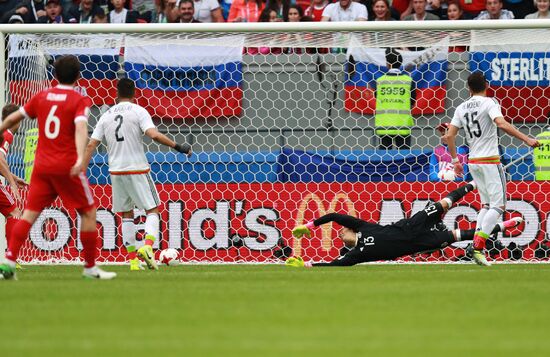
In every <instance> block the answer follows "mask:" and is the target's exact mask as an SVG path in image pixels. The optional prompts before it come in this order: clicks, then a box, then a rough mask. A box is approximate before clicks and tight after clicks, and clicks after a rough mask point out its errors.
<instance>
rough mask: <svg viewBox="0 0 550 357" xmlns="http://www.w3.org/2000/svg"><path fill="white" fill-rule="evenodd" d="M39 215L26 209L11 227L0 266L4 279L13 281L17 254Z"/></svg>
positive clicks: (0, 272)
mask: <svg viewBox="0 0 550 357" xmlns="http://www.w3.org/2000/svg"><path fill="white" fill-rule="evenodd" d="M29 196H30V195H29ZM39 215H40V212H37V211H31V210H27V209H26V210H24V211H23V215H22V216H21V219H20V220H18V221H17V222H16V223H15V225H14V226H13V228H12V230H11V237H10V239H9V240H8V250H7V251H6V262H5V263H4V264H1V265H0V274H2V275H3V276H4V279H15V268H16V265H17V258H18V257H19V252H20V251H21V247H22V246H23V244H24V243H25V241H26V240H27V237H28V236H29V232H30V230H31V227H32V225H33V224H34V222H36V219H37V218H38V216H39Z"/></svg>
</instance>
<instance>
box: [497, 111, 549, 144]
mask: <svg viewBox="0 0 550 357" xmlns="http://www.w3.org/2000/svg"><path fill="white" fill-rule="evenodd" d="M494 121H495V124H496V125H497V127H498V128H499V129H502V131H504V132H505V133H506V134H508V135H511V136H513V137H515V138H517V139H519V140H521V141H523V142H524V143H525V144H527V145H528V146H530V147H532V148H535V147H538V146H540V143H539V142H538V141H537V139H535V138H532V137H530V136H528V135H525V134H524V133H522V132H521V131H519V130H518V129H517V128H516V127H515V126H513V125H512V124H510V123H508V122H507V121H506V119H504V117H498V118H495V120H494Z"/></svg>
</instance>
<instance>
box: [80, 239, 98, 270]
mask: <svg viewBox="0 0 550 357" xmlns="http://www.w3.org/2000/svg"><path fill="white" fill-rule="evenodd" d="M80 241H81V242H82V248H83V249H82V252H83V253H84V261H85V264H84V267H85V268H91V267H93V266H94V265H95V257H96V252H97V248H96V244H97V231H91V232H80Z"/></svg>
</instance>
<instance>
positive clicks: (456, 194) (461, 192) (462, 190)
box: [410, 181, 476, 229]
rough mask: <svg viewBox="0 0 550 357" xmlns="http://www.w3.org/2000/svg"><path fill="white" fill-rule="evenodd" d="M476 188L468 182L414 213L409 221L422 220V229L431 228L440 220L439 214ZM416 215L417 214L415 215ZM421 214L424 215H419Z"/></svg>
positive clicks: (472, 183)
mask: <svg viewBox="0 0 550 357" xmlns="http://www.w3.org/2000/svg"><path fill="white" fill-rule="evenodd" d="M475 189H476V185H475V183H474V182H473V181H472V182H469V183H467V184H465V185H463V186H461V187H459V188H457V189H456V190H453V191H451V192H449V193H448V194H447V196H446V197H445V198H443V199H442V200H441V201H438V202H436V203H433V204H429V205H428V206H427V207H426V208H424V210H422V211H420V212H418V213H416V214H415V215H414V216H413V217H411V218H410V220H411V221H417V222H421V221H422V222H423V223H422V226H423V228H422V229H425V228H430V229H431V228H433V226H434V225H436V224H437V223H438V222H440V221H441V216H442V215H443V214H444V213H445V212H447V211H448V210H449V208H451V206H452V205H453V204H454V203H455V202H457V201H458V200H460V199H461V198H462V197H464V196H465V195H466V194H468V193H469V192H472V191H474V190H475ZM417 215H419V216H418V217H417ZM420 215H423V216H424V217H420Z"/></svg>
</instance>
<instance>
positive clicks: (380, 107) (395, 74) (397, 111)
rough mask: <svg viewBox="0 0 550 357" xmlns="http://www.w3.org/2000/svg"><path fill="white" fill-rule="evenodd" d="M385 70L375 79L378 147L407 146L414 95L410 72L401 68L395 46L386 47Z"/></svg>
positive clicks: (408, 143) (375, 119)
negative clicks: (393, 47) (385, 71)
mask: <svg viewBox="0 0 550 357" xmlns="http://www.w3.org/2000/svg"><path fill="white" fill-rule="evenodd" d="M386 62H387V63H386V65H387V67H388V68H389V70H388V72H387V73H386V74H384V75H382V76H381V77H379V78H378V79H377V80H376V114H375V117H374V125H375V126H376V135H378V136H379V137H380V149H382V150H384V149H391V148H392V147H393V146H395V148H397V149H409V148H410V146H411V127H412V126H413V124H414V122H413V117H412V115H411V108H412V106H413V101H414V98H415V91H414V82H413V79H412V78H411V76H409V75H408V74H406V73H403V72H402V71H401V69H400V67H401V64H402V63H403V57H402V56H401V54H400V53H399V52H397V50H395V49H391V48H388V49H387V50H386Z"/></svg>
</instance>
